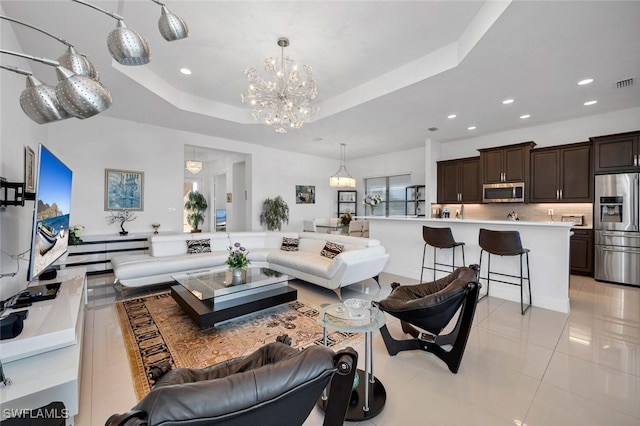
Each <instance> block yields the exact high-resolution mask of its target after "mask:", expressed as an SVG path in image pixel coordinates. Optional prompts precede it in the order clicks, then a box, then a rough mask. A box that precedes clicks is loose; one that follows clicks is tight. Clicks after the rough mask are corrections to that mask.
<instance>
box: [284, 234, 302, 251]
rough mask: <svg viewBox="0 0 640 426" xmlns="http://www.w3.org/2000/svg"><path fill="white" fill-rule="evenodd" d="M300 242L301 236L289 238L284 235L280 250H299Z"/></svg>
mask: <svg viewBox="0 0 640 426" xmlns="http://www.w3.org/2000/svg"><path fill="white" fill-rule="evenodd" d="M299 243H300V239H299V238H287V237H282V245H281V246H280V250H283V251H298V244H299Z"/></svg>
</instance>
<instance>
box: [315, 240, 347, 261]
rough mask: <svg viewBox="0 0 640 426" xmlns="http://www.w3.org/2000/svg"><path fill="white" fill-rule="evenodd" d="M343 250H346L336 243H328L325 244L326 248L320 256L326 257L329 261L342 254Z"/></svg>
mask: <svg viewBox="0 0 640 426" xmlns="http://www.w3.org/2000/svg"><path fill="white" fill-rule="evenodd" d="M343 249H344V246H343V245H342V244H338V243H334V242H331V241H327V242H326V243H325V244H324V248H323V249H322V251H321V252H320V256H324V257H328V258H329V259H333V258H334V257H336V256H337V255H339V254H340V253H342V250H343Z"/></svg>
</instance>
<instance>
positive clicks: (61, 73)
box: [0, 0, 189, 124]
mask: <svg viewBox="0 0 640 426" xmlns="http://www.w3.org/2000/svg"><path fill="white" fill-rule="evenodd" d="M71 1H73V2H75V3H80V4H83V5H85V6H88V7H91V8H93V9H95V10H98V11H100V12H102V13H104V14H106V15H109V16H111V17H112V18H114V19H116V20H117V21H118V23H117V26H116V29H114V30H113V31H111V33H109V36H108V37H107V47H108V49H109V53H110V54H111V56H112V57H113V58H114V59H115V60H116V61H117V62H118V63H120V64H122V65H144V64H147V63H149V61H150V60H151V49H150V48H149V45H148V43H147V42H146V41H145V40H144V38H143V37H142V36H141V35H140V34H138V33H137V32H135V31H133V30H131V29H129V28H127V26H126V25H125V23H124V19H123V18H122V17H121V16H119V15H116V14H115V13H112V12H109V11H107V10H105V9H102V8H101V7H98V6H95V5H93V4H90V3H87V2H85V1H83V0H71ZM151 1H153V2H154V3H156V4H158V5H160V6H161V7H162V10H161V14H160V19H159V21H158V28H159V30H160V34H161V35H162V37H164V39H165V40H167V41H174V40H180V39H183V38H186V37H187V36H188V35H189V29H188V27H187V24H186V22H185V21H184V20H183V19H182V18H180V17H179V16H177V15H175V14H173V13H171V12H170V11H169V10H168V9H167V7H166V6H165V5H164V4H163V3H161V2H160V1H158V0H151ZM0 19H5V20H8V21H10V22H14V23H17V24H20V25H24V26H26V27H28V28H31V29H34V30H36V31H39V32H41V33H43V34H45V35H47V36H49V37H51V38H54V39H55V40H57V41H59V42H60V43H63V44H65V45H66V46H67V51H66V52H65V53H63V54H62V55H61V56H60V57H59V58H58V61H54V60H52V59H46V58H37V57H35V56H31V55H26V54H23V53H18V52H12V51H8V50H4V49H0V53H4V54H9V55H14V56H18V57H21V58H25V59H30V60H33V61H37V62H40V63H43V64H46V65H50V66H54V67H56V73H57V75H58V84H57V85H56V86H55V87H53V86H49V85H47V84H44V83H42V82H41V81H39V80H38V79H36V78H35V77H34V76H33V74H32V73H31V72H30V71H25V70H22V69H19V68H17V67H13V66H7V65H0V68H1V69H4V70H7V71H12V72H14V73H17V74H22V75H25V76H27V88H26V89H25V90H24V91H23V92H22V94H21V95H20V106H21V107H22V110H23V111H24V112H25V114H26V115H27V116H28V117H29V118H30V119H32V120H33V121H35V122H36V123H38V124H45V123H51V122H54V121H59V120H63V119H65V118H69V117H76V118H81V119H84V118H89V117H92V116H94V115H96V114H98V113H100V112H102V111H104V110H106V109H107V108H109V107H110V106H111V104H112V99H111V94H110V93H109V91H108V90H107V88H106V87H104V86H103V85H102V84H101V83H100V82H99V73H98V71H97V69H96V68H95V67H94V66H93V64H92V63H91V62H90V61H89V59H87V57H86V56H85V55H83V54H81V53H78V52H77V50H76V49H75V47H74V46H73V45H72V44H71V43H69V42H67V41H66V40H63V39H62V38H60V37H57V36H55V35H53V34H51V33H49V32H47V31H44V30H42V29H40V28H38V27H35V26H33V25H29V24H27V23H25V22H22V21H19V20H17V19H13V18H9V17H6V16H0Z"/></svg>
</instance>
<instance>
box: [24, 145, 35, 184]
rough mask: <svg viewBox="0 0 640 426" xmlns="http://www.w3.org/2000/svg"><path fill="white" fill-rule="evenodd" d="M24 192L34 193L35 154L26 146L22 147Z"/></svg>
mask: <svg viewBox="0 0 640 426" xmlns="http://www.w3.org/2000/svg"><path fill="white" fill-rule="evenodd" d="M24 190H25V192H36V153H35V152H33V150H32V149H31V148H29V147H28V146H25V147H24Z"/></svg>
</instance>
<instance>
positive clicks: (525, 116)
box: [520, 114, 531, 118]
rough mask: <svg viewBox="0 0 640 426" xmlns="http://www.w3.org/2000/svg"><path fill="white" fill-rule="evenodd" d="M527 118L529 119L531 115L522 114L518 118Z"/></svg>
mask: <svg viewBox="0 0 640 426" xmlns="http://www.w3.org/2000/svg"><path fill="white" fill-rule="evenodd" d="M529 117H531V114H524V115H521V116H520V118H529Z"/></svg>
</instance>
